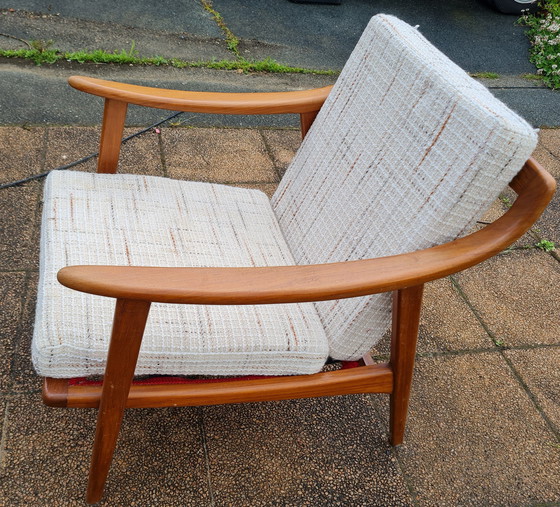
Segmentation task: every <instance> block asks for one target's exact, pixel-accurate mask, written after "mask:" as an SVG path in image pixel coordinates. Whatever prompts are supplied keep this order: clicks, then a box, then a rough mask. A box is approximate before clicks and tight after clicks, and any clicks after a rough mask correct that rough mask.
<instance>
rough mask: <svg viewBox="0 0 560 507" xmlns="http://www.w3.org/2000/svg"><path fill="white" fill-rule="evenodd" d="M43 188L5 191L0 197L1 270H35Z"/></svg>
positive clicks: (35, 186)
mask: <svg viewBox="0 0 560 507" xmlns="http://www.w3.org/2000/svg"><path fill="white" fill-rule="evenodd" d="M41 189H42V185H41V184H40V183H36V182H33V183H30V184H27V186H25V187H15V188H5V189H3V190H2V191H1V192H2V194H0V211H1V220H2V227H0V270H5V271H13V270H21V269H37V266H38V259H39V227H38V221H39V220H38V210H39V208H38V206H39V198H40V197H39V196H40V194H41Z"/></svg>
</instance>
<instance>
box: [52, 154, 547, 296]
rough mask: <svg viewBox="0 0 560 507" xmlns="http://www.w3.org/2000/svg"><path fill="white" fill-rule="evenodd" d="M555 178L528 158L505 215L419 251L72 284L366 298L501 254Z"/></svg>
mask: <svg viewBox="0 0 560 507" xmlns="http://www.w3.org/2000/svg"><path fill="white" fill-rule="evenodd" d="M555 185H556V182H555V181H554V179H553V178H552V177H551V176H550V175H549V174H548V173H547V172H546V171H545V170H544V169H542V168H541V167H540V166H539V165H538V163H536V162H535V161H534V160H533V159H530V160H529V161H528V162H527V163H526V164H525V166H524V167H523V169H522V171H521V172H520V173H519V174H518V176H516V177H515V178H514V180H513V181H512V183H511V186H512V187H513V188H514V190H516V191H517V192H518V193H519V197H518V198H517V199H516V201H515V203H514V204H513V206H512V207H511V208H510V209H509V210H508V212H507V213H506V214H504V216H502V217H501V218H499V219H498V220H496V221H495V222H494V223H492V224H490V225H488V226H487V227H485V228H484V229H482V230H480V231H477V232H475V233H473V234H470V235H469V236H466V237H463V238H460V239H457V240H455V241H452V242H449V243H446V244H444V245H439V246H435V247H432V248H428V249H425V250H420V251H417V252H411V253H407V254H401V255H394V256H390V257H381V258H377V259H365V260H359V261H349V262H340V263H332V264H322V265H304V266H276V267H257V268H166V267H130V266H122V267H121V266H70V267H66V268H63V269H61V270H60V271H59V273H58V280H59V281H60V283H62V284H63V285H65V286H66V287H69V288H72V289H76V290H79V291H82V292H87V293H91V294H97V295H101V296H109V297H114V298H121V299H133V300H141V301H153V302H164V303H189V304H217V305H229V304H237V305H239V304H266V303H296V302H305V301H321V300H328V299H340V298H349V297H356V296H364V295H368V294H375V293H379V292H387V291H392V290H397V289H401V288H404V287H412V286H415V285H420V284H422V283H424V282H428V281H431V280H435V279H437V278H441V277H443V276H447V275H450V274H452V273H456V272H457V271H461V270H463V269H465V268H468V267H470V266H473V265H475V264H477V263H479V262H481V261H483V260H485V259H487V258H489V257H491V256H492V255H495V254H497V253H498V252H500V251H501V250H503V249H504V248H505V247H507V246H508V245H510V244H511V243H513V242H514V241H515V240H516V239H518V238H519V237H520V236H521V235H522V234H524V233H525V232H526V231H527V230H528V229H529V227H531V225H532V224H533V223H534V221H535V220H536V219H537V218H538V217H539V216H540V214H541V213H542V211H543V210H544V208H545V207H546V205H547V204H548V202H549V201H550V199H551V198H552V195H553V193H554V189H555Z"/></svg>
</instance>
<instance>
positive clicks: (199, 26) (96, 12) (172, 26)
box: [0, 0, 221, 37]
mask: <svg viewBox="0 0 560 507" xmlns="http://www.w3.org/2000/svg"><path fill="white" fill-rule="evenodd" d="M9 8H17V10H18V11H22V10H23V11H27V12H29V13H34V14H39V15H40V16H41V17H42V16H46V17H45V18H43V17H42V19H45V20H47V19H49V18H57V17H60V18H74V19H81V20H86V21H92V22H97V21H101V22H104V23H115V24H117V25H119V24H120V25H126V26H130V27H135V28H148V29H153V30H159V31H162V32H189V33H193V34H197V35H202V36H205V37H219V36H220V35H221V31H220V30H219V28H218V27H217V25H216V23H214V21H213V20H212V16H211V15H210V13H208V12H207V11H206V10H204V8H203V7H202V5H201V3H200V2H197V1H196V0H187V1H186V2H174V1H173V0H160V1H159V2H158V3H157V4H155V3H154V2H151V1H149V0H136V1H134V2H112V1H110V0H100V1H98V2H94V3H93V2H72V1H68V0H18V2H17V3H16V4H14V2H11V1H9V0H2V1H0V9H9ZM11 15H12V13H8V15H7V17H9V16H11Z"/></svg>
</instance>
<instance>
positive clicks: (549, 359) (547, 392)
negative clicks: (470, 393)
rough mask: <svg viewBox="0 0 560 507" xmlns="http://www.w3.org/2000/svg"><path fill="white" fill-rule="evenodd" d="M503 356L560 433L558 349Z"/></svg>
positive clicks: (514, 352) (519, 351)
mask: <svg viewBox="0 0 560 507" xmlns="http://www.w3.org/2000/svg"><path fill="white" fill-rule="evenodd" d="M505 354H506V356H507V357H508V358H509V359H511V361H512V362H513V365H514V367H515V369H516V370H517V371H518V373H519V375H520V376H521V378H522V379H523V382H525V384H527V386H528V387H529V389H530V391H531V393H532V394H533V396H535V399H536V401H537V403H538V404H539V405H540V406H541V407H542V409H543V411H544V413H545V414H546V415H547V416H548V418H549V419H550V421H551V422H552V424H554V425H555V427H556V431H557V432H560V368H558V365H560V348H556V347H553V348H548V347H547V348H542V349H530V350H507V351H506V352H505ZM551 443H554V442H551ZM559 452H560V451H559Z"/></svg>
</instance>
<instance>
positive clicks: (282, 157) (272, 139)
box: [261, 129, 301, 178]
mask: <svg viewBox="0 0 560 507" xmlns="http://www.w3.org/2000/svg"><path fill="white" fill-rule="evenodd" d="M261 134H262V136H263V138H264V142H265V144H266V146H267V147H268V149H269V151H270V154H271V156H272V160H273V161H274V166H275V168H276V171H277V172H278V176H279V177H280V178H282V176H284V173H285V172H286V169H287V168H288V165H290V162H291V161H292V159H293V158H294V155H295V154H296V152H297V150H298V148H299V147H300V145H301V131H300V130H299V129H294V130H287V129H282V130H261Z"/></svg>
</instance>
